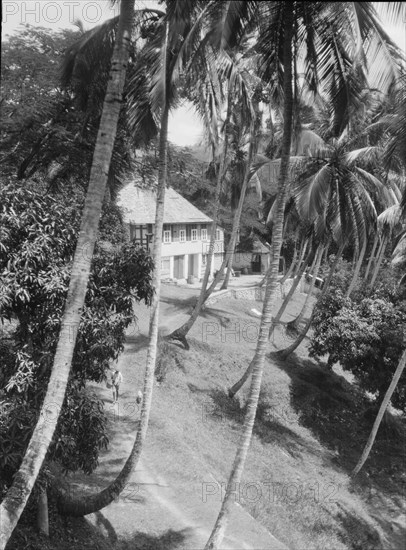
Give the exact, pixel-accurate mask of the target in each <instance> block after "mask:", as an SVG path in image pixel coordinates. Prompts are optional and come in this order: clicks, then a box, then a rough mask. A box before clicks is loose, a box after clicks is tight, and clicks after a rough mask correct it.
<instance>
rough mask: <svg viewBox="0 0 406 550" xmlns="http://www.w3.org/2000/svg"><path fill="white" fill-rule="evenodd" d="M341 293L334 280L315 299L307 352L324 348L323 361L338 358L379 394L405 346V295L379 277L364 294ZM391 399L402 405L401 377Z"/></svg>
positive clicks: (405, 405)
mask: <svg viewBox="0 0 406 550" xmlns="http://www.w3.org/2000/svg"><path fill="white" fill-rule="evenodd" d="M354 296H355V299H354V300H352V299H350V298H344V292H343V290H341V289H340V288H339V285H338V286H336V287H333V288H332V289H331V291H330V292H329V293H328V294H326V296H324V297H323V298H321V300H320V301H319V302H318V303H317V305H316V309H315V315H314V319H313V335H312V339H311V344H310V355H311V356H312V357H321V356H323V355H325V354H327V353H328V354H329V359H328V364H329V365H330V366H331V365H333V364H334V363H335V362H340V364H341V366H342V367H343V368H344V369H345V370H348V371H350V372H351V373H352V374H353V375H354V376H355V377H356V380H357V381H358V383H359V384H360V386H361V387H362V388H363V389H364V390H366V391H368V392H371V393H372V394H378V398H379V399H380V398H382V396H383V394H384V393H385V391H386V390H387V388H388V386H389V384H390V381H391V379H392V377H393V373H394V372H395V370H396V367H397V365H398V363H399V359H400V357H401V355H402V353H403V351H404V349H405V348H406V295H405V292H404V290H402V289H401V288H399V287H398V288H397V290H395V288H394V287H393V285H385V284H383V283H381V284H380V285H379V286H378V287H377V289H376V291H374V292H373V293H371V294H369V295H366V294H365V292H364V293H362V292H358V293H357V294H355V295H354ZM392 401H393V404H394V405H395V406H396V407H398V408H400V409H401V410H403V411H405V410H406V380H405V378H404V377H403V378H401V380H400V382H399V384H398V386H397V388H396V389H395V392H394V395H393V398H392Z"/></svg>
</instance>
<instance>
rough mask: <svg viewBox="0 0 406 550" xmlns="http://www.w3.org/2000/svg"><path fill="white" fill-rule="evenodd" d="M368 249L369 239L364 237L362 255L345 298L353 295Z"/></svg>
mask: <svg viewBox="0 0 406 550" xmlns="http://www.w3.org/2000/svg"><path fill="white" fill-rule="evenodd" d="M366 250H367V239H364V242H363V245H362V248H361V252H360V255H359V257H358V261H357V264H356V266H355V270H354V274H353V276H352V279H351V283H350V286H349V287H348V290H347V292H346V293H345V298H349V297H350V296H351V294H352V291H353V290H354V288H355V285H356V284H357V281H358V277H359V273H360V271H361V266H362V262H363V260H364V256H365V252H366Z"/></svg>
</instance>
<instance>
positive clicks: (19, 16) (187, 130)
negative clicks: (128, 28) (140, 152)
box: [2, 0, 406, 145]
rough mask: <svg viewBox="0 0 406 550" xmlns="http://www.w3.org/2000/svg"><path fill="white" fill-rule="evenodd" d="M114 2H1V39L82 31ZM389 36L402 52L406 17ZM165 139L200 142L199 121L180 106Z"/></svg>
mask: <svg viewBox="0 0 406 550" xmlns="http://www.w3.org/2000/svg"><path fill="white" fill-rule="evenodd" d="M135 5H136V7H138V8H143V7H151V8H152V7H159V5H158V3H157V2H156V0H136V2H135ZM118 6H119V3H118V2H117V3H116V5H115V6H112V5H111V2H110V0H58V1H48V0H25V1H24V0H2V10H3V14H2V19H3V25H2V40H4V39H6V37H7V35H10V34H13V33H15V32H16V31H18V29H19V28H21V27H20V25H21V24H28V25H35V26H43V27H49V28H64V29H66V28H70V29H74V28H75V25H74V23H75V21H76V20H80V21H82V22H83V26H84V28H85V29H91V28H92V27H94V26H96V25H99V24H100V23H102V22H103V21H105V20H106V19H109V18H110V17H113V16H114V15H118V9H119V8H118ZM385 28H386V30H387V32H388V34H389V36H390V37H391V38H392V39H393V40H394V42H396V43H397V44H398V45H399V46H400V47H401V48H402V49H403V50H404V51H405V52H406V17H403V21H399V22H398V23H397V24H396V25H394V24H386V25H385ZM169 139H170V140H171V141H173V142H174V143H177V144H178V145H194V144H196V143H198V142H200V141H201V140H202V127H201V123H200V120H199V118H198V117H197V115H196V114H195V113H194V112H193V110H191V109H190V108H188V107H186V106H183V107H181V108H180V109H178V110H177V112H176V113H175V114H173V115H172V116H171V118H170V125H169Z"/></svg>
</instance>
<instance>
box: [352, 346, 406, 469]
mask: <svg viewBox="0 0 406 550" xmlns="http://www.w3.org/2000/svg"><path fill="white" fill-rule="evenodd" d="M405 365H406V350H405V351H404V352H403V355H402V357H401V358H400V361H399V364H398V366H397V369H396V371H395V374H394V375H393V378H392V382H391V383H390V386H389V388H388V390H387V392H386V394H385V397H384V398H383V401H382V403H381V406H380V408H379V411H378V414H377V416H376V418H375V422H374V425H373V426H372V430H371V433H370V435H369V438H368V441H367V444H366V445H365V448H364V450H363V451H362V455H361V458H360V459H359V461H358V464H357V465H356V466H355V468H354V470H353V471H352V473H351V476H352V477H355V476H356V475H357V474H358V472H359V471H360V470H361V468H362V466H363V465H364V464H365V462H366V460H367V459H368V457H369V453H370V452H371V449H372V445H373V444H374V441H375V438H376V434H377V433H378V430H379V426H380V424H381V421H382V418H383V415H384V414H385V411H386V409H387V408H388V404H389V401H390V400H391V397H392V395H393V392H394V391H395V388H396V386H397V384H398V382H399V379H400V377H401V376H402V372H403V370H404V368H405Z"/></svg>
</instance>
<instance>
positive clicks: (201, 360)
mask: <svg viewBox="0 0 406 550" xmlns="http://www.w3.org/2000/svg"><path fill="white" fill-rule="evenodd" d="M255 306H256V307H258V304H255V303H254V302H245V301H235V300H227V301H221V302H219V303H218V304H216V306H215V307H214V308H211V309H210V310H207V311H206V313H205V317H204V318H201V319H199V321H198V322H197V324H196V326H195V327H194V329H193V332H192V333H191V336H192V339H191V351H190V352H185V351H183V350H181V349H179V348H177V347H175V346H173V347H172V353H171V355H172V356H173V357H172V358H169V361H168V362H169V364H170V367H169V368H170V371H169V374H168V375H167V378H166V382H165V385H164V388H162V389H161V391H160V399H159V408H160V409H161V410H162V414H163V415H164V414H165V411H166V410H169V408H170V407H172V408H171V410H172V414H171V422H173V423H174V424H175V425H178V426H179V425H183V426H184V428H185V429H184V430H183V434H182V435H183V438H184V440H183V444H186V445H187V446H188V447H189V448H191V449H194V450H195V460H196V464H198V463H199V461H201V460H204V461H205V464H207V465H209V466H210V467H211V468H212V469H213V470H214V471H215V472H216V474H217V475H216V479H217V480H218V481H221V482H226V481H227V478H228V473H229V469H230V464H231V461H232V459H233V456H234V451H235V445H236V444H237V442H238V434H239V432H240V427H241V423H242V420H243V415H244V403H245V397H246V394H247V389H245V391H244V392H243V394H242V395H241V396H239V398H238V399H237V400H235V401H230V400H229V399H228V397H226V394H225V390H226V388H227V387H229V386H230V384H231V383H232V382H234V381H235V380H236V379H237V378H238V376H239V375H240V373H241V372H243V369H245V367H246V365H247V364H248V361H249V360H250V358H251V357H252V351H253V349H254V343H253V342H252V340H253V336H254V335H255V324H257V323H258V321H257V320H255V319H253V317H251V316H250V315H249V311H250V309H251V308H252V307H255ZM298 306H299V303H298V301H296V303H295V304H293V306H292V307H291V309H290V313H291V314H292V313H294V312H295V311H297V310H298V309H299V307H298ZM288 318H289V316H288ZM244 328H246V329H247V330H246V331H245V332H244ZM216 330H217V332H216ZM233 332H235V333H233ZM212 333H214V334H212ZM244 335H245V338H244ZM287 343H288V341H287V339H286V337H285V336H284V334H283V332H282V331H280V332H278V333H277V334H276V335H275V339H274V344H275V345H276V346H278V347H284V345H286V344H287ZM298 354H299V356H300V357H298V356H293V357H292V358H291V359H290V360H289V361H287V362H285V363H283V362H279V361H278V360H277V359H276V358H275V357H272V358H271V359H270V360H268V361H267V366H266V371H265V376H264V382H263V388H262V398H261V401H260V407H259V411H258V415H257V422H256V428H255V437H254V440H253V444H252V447H251V450H250V454H249V457H248V461H247V464H246V468H245V473H244V479H243V484H242V486H241V487H240V492H239V494H240V501H241V502H242V503H243V504H244V505H245V506H246V507H247V508H248V509H249V511H250V513H251V514H252V515H253V516H254V517H256V518H258V520H259V521H260V522H261V523H262V524H263V525H265V526H266V527H267V528H268V529H269V530H270V531H271V532H272V533H273V534H274V535H275V536H276V537H277V538H278V539H280V540H281V541H283V542H284V543H285V544H287V545H288V546H290V547H291V548H292V549H298V550H302V549H304V548H305V549H306V550H310V549H313V548H314V549H320V550H321V549H328V548H331V549H335V550H339V549H347V548H348V549H361V548H362V549H363V550H364V549H368V548H371V549H372V548H373V549H378V548H393V549H396V550H398V549H399V550H400V549H401V548H403V547H404V546H403V544H404V542H403V541H404V539H403V536H404V535H405V534H406V532H405V531H404V529H402V528H404V519H402V516H401V513H402V506H403V512H404V511H405V501H404V494H405V493H404V489H405V476H404V474H403V473H402V472H403V469H404V468H403V466H404V463H402V460H403V459H404V452H403V451H404V441H405V432H404V429H403V428H401V427H400V426H399V424H398V423H396V424H395V426H396V427H397V428H398V429H397V430H395V431H391V429H390V428H391V427H393V426H390V427H388V428H385V429H384V430H382V432H381V434H380V439H379V441H378V442H377V444H376V446H375V450H374V452H373V455H372V457H371V459H370V460H369V462H368V464H367V466H366V468H365V471H364V472H363V473H362V475H361V476H360V477H359V479H357V480H356V481H351V480H350V478H349V476H348V473H349V472H350V471H351V468H352V467H353V466H354V465H355V463H356V461H357V459H358V457H359V455H360V453H361V450H362V446H363V445H364V443H365V441H366V438H367V437H368V433H369V429H370V426H371V422H372V421H373V418H371V417H370V416H368V415H367V417H365V412H366V410H367V409H368V407H369V405H370V404H369V403H368V401H367V400H366V399H365V398H363V396H362V395H361V394H360V392H359V391H358V390H357V388H356V387H355V386H354V385H351V384H350V383H349V382H347V380H346V379H345V378H344V377H342V376H340V375H338V374H336V373H335V372H332V373H330V372H328V371H327V370H326V369H325V368H323V366H322V365H321V364H320V365H318V364H316V363H315V362H313V361H310V360H309V359H308V358H307V357H306V356H307V353H306V349H305V346H303V347H302V348H300V349H299V351H298ZM174 402H176V404H177V406H176V408H174V407H173V405H171V404H173V403H174ZM400 431H401V433H402V435H401V437H400ZM154 437H156V438H157V439H158V440H159V439H160V438H164V437H165V434H164V431H163V430H162V431H160V430H156V431H155V430H154ZM177 444H178V442H176V441H174V442H173V448H175V447H176V445H177ZM179 470H182V471H184V472H185V473H187V472H188V471H193V467H192V468H191V465H190V460H189V459H188V461H185V462H184V463H182V464H180V466H179ZM249 484H250V485H249ZM213 498H215V497H213ZM394 519H396V521H395V522H393V520H394Z"/></svg>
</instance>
